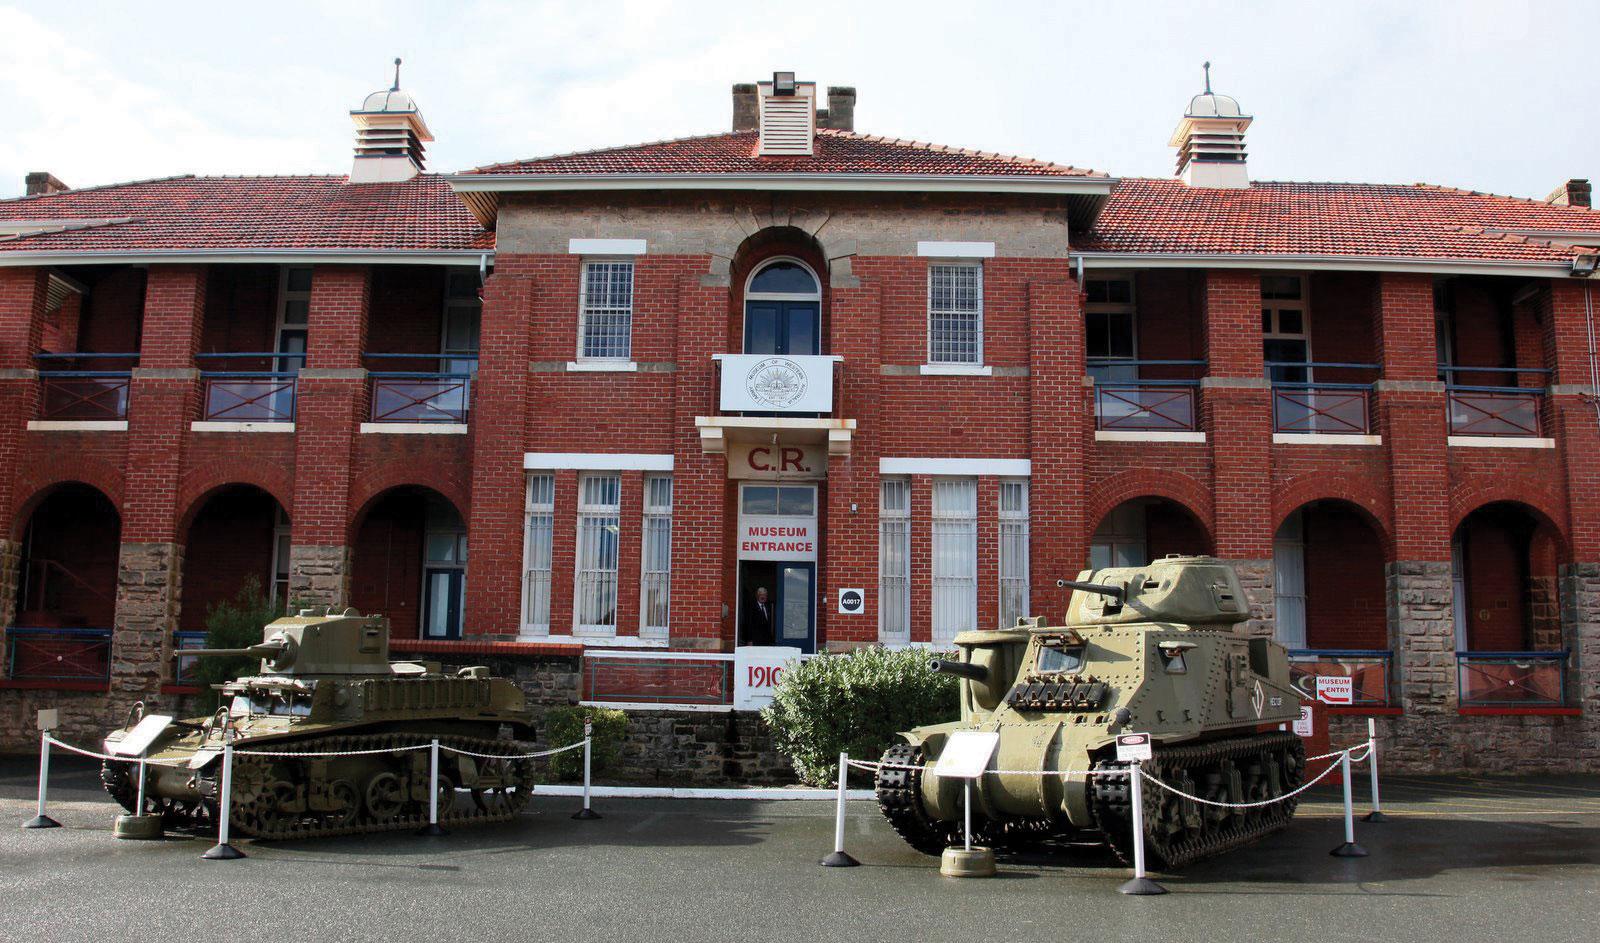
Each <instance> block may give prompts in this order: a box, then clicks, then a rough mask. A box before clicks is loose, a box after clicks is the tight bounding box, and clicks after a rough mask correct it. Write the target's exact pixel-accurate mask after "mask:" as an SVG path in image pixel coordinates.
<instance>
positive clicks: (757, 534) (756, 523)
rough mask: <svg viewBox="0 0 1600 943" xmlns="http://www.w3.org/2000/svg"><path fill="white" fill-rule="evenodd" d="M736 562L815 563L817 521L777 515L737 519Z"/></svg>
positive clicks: (808, 518)
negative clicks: (737, 547) (737, 542)
mask: <svg viewBox="0 0 1600 943" xmlns="http://www.w3.org/2000/svg"><path fill="white" fill-rule="evenodd" d="M739 559H741V560H781V561H785V562H792V561H808V562H811V561H815V560H816V559H817V519H816V518H814V517H793V516H790V517H781V516H778V515H773V516H770V517H768V516H760V517H741V518H739Z"/></svg>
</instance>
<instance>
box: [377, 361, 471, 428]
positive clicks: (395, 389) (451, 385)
mask: <svg viewBox="0 0 1600 943" xmlns="http://www.w3.org/2000/svg"><path fill="white" fill-rule="evenodd" d="M362 356H363V357H366V358H367V359H370V360H380V361H386V362H388V363H389V364H391V365H393V366H405V365H408V364H417V365H421V364H424V363H432V364H434V365H440V366H444V367H446V368H447V369H442V370H441V369H434V370H381V371H380V370H374V371H371V372H369V373H368V376H369V377H370V378H371V381H372V412H371V416H372V418H371V421H372V422H441V423H464V422H466V421H467V417H468V414H469V413H470V412H471V411H472V380H473V377H474V376H476V375H477V365H478V361H477V358H476V357H462V356H453V355H446V354H371V353H369V354H363V355H362Z"/></svg>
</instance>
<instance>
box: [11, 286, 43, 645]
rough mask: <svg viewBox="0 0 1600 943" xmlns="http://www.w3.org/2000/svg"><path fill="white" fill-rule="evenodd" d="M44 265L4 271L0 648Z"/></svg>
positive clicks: (14, 562)
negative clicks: (42, 267)
mask: <svg viewBox="0 0 1600 943" xmlns="http://www.w3.org/2000/svg"><path fill="white" fill-rule="evenodd" d="M46 284H47V279H46V276H45V272H44V270H43V269H34V268H5V269H0V522H3V524H4V527H3V529H0V537H3V538H4V539H0V648H3V646H4V643H5V639H4V635H3V633H4V632H5V627H6V626H9V625H10V624H11V620H12V619H13V618H14V617H15V615H16V603H17V582H18V577H19V574H18V566H19V565H20V560H21V545H20V544H19V543H18V542H17V541H15V540H12V539H10V538H11V536H12V535H13V534H14V533H18V532H19V531H20V525H21V522H20V521H18V520H17V519H16V517H17V503H18V502H19V501H21V500H23V499H24V498H26V495H18V494H17V493H16V481H17V470H18V466H19V463H20V462H21V458H22V448H23V440H24V437H25V436H26V435H27V428H28V420H29V419H30V418H32V417H33V415H34V413H35V411H36V410H37V409H38V400H39V374H38V371H37V370H36V368H35V365H34V359H33V355H34V354H36V353H38V352H39V349H40V344H41V339H42V336H43V331H44V307H45V289H46Z"/></svg>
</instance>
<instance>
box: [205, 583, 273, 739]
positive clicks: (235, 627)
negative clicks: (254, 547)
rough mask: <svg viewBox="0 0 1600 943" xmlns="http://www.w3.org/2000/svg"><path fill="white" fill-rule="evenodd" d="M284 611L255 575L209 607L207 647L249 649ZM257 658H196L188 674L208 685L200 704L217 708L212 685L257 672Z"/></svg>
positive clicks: (211, 708)
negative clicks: (262, 587)
mask: <svg viewBox="0 0 1600 943" xmlns="http://www.w3.org/2000/svg"><path fill="white" fill-rule="evenodd" d="M280 615H282V612H281V610H280V608H279V606H278V603H277V601H276V600H274V599H273V598H272V597H271V596H269V595H267V594H266V593H264V592H262V591H261V581H260V580H258V579H257V578H256V577H255V576H253V575H252V576H248V577H246V578H245V581H244V584H243V585H241V586H240V587H239V591H238V592H237V593H235V594H234V596H233V598H232V599H225V600H223V601H222V602H219V603H213V604H212V605H211V606H210V607H209V608H207V609H206V648H248V647H249V646H251V645H255V644H257V643H258V642H260V641H261V639H262V636H263V633H262V631H261V630H262V629H263V628H265V627H266V625H267V623H269V622H272V621H273V620H275V619H277V618H278V617H279V616H280ZM260 665H261V661H260V659H257V658H242V657H232V658H229V657H223V656H213V657H209V658H197V659H195V663H194V666H193V667H192V668H190V670H189V677H190V678H191V679H193V681H194V683H195V684H200V685H205V686H206V687H205V690H204V691H203V693H202V694H201V695H200V703H201V705H202V706H203V707H204V708H205V709H206V711H207V712H210V711H214V710H216V709H217V701H218V696H217V692H216V691H213V690H211V688H210V686H211V685H213V684H223V683H225V682H228V681H232V680H234V679H235V678H238V677H239V676H241V675H245V674H251V673H254V672H255V670H256V669H257V668H258V667H260Z"/></svg>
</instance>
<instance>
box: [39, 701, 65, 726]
mask: <svg viewBox="0 0 1600 943" xmlns="http://www.w3.org/2000/svg"><path fill="white" fill-rule="evenodd" d="M59 726H61V712H60V711H58V710H56V709H55V708H54V707H49V708H45V709H44V710H42V711H40V712H39V729H40V730H54V729H56V728H57V727H59Z"/></svg>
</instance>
